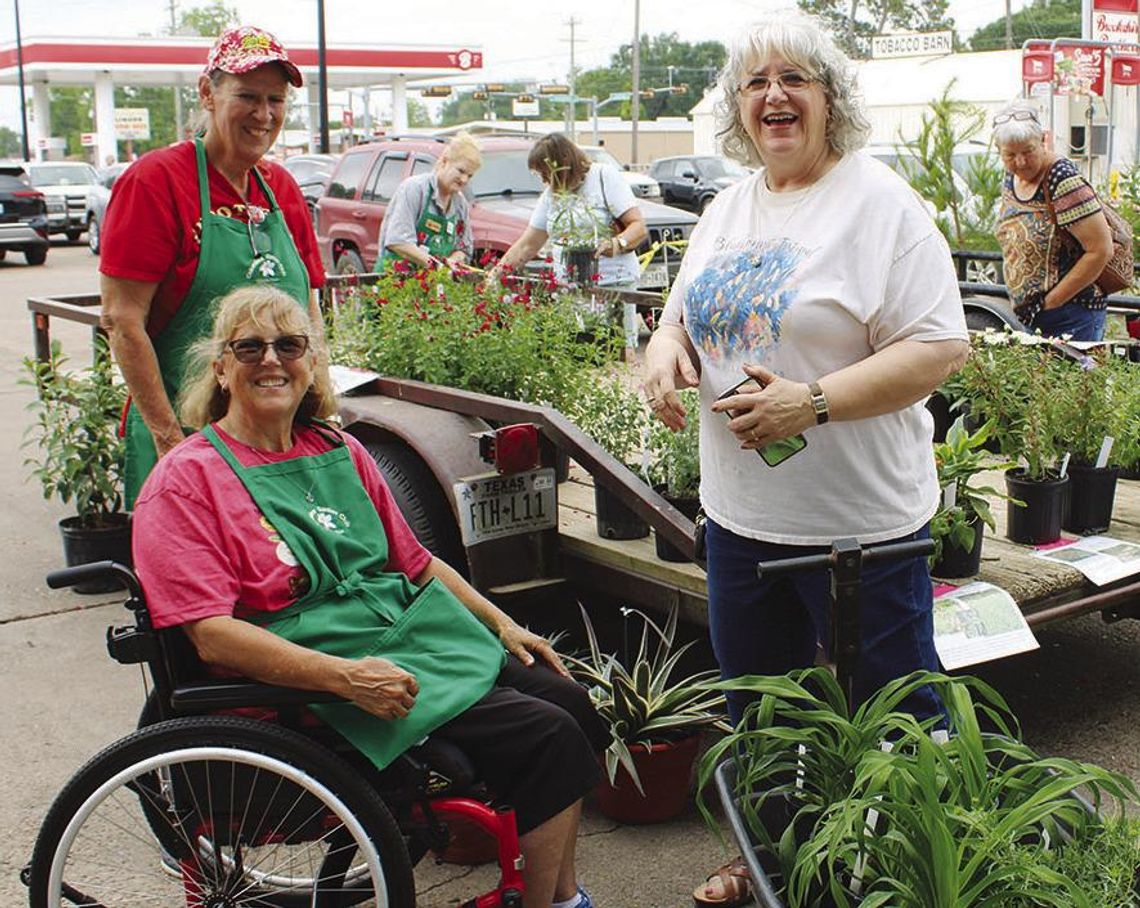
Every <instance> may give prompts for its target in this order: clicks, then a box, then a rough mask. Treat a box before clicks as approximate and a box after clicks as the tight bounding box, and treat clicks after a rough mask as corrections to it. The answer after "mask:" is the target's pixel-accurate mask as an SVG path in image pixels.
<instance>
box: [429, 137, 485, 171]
mask: <svg viewBox="0 0 1140 908" xmlns="http://www.w3.org/2000/svg"><path fill="white" fill-rule="evenodd" d="M448 161H463V162H465V163H467V164H470V165H471V166H472V167H473V168H474V169H475V170H478V169H479V168H480V167H482V166H483V152H481V151H480V150H479V146H478V145H476V144H475V139H474V138H472V136H471V133H469V132H467V130H460V131H459V132H457V133H456V134H455V135H453V136H452V137H451V140H450V141H449V142H448V143H447V146H446V147H445V148H444V149H443V154H442V155H440V156H439V160H438V161H436V164H435V167H436V170H438V169H439V168H440V167H442V166H443V165H444V164H445V163H446V162H448Z"/></svg>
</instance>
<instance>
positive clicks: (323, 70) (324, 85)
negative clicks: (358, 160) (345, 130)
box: [317, 0, 329, 154]
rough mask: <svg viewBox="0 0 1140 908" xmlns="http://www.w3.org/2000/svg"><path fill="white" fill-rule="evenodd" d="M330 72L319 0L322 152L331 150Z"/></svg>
mask: <svg viewBox="0 0 1140 908" xmlns="http://www.w3.org/2000/svg"><path fill="white" fill-rule="evenodd" d="M328 80H329V73H328V67H327V66H326V65H325V0H317V95H318V97H317V102H318V106H317V110H318V111H319V114H318V116H319V119H320V129H321V147H320V151H321V154H328V152H329V82H328Z"/></svg>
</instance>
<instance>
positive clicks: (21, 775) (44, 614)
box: [0, 247, 726, 908]
mask: <svg viewBox="0 0 1140 908" xmlns="http://www.w3.org/2000/svg"><path fill="white" fill-rule="evenodd" d="M51 261H52V264H51V265H49V268H52V269H54V270H51V271H48V270H44V269H24V268H23V267H22V266H17V267H12V266H10V265H8V264H5V263H0V289H2V290H3V296H4V301H3V302H4V305H3V306H0V419H3V421H4V424H5V425H7V426H8V427H9V430H8V431H7V432H4V433H2V435H0V487H2V488H4V489H5V490H6V492H7V494H6V495H5V507H4V510H5V514H4V519H3V520H2V521H0V546H2V550H3V552H4V555H3V567H2V568H0V665H3V667H4V682H3V685H4V686H3V690H4V694H5V696H4V697H3V698H2V706H0V723H2V724H0V727H2V728H3V729H4V731H3V734H2V735H0V767H3V769H2V772H3V777H2V778H3V785H2V789H3V796H2V798H0V825H2V827H3V828H4V829H6V830H8V832H7V834H6V835H4V836H3V837H0V906H4V908H17V906H20V905H24V904H27V893H26V890H25V889H24V887H23V886H22V885H21V884H20V882H19V871H20V868H21V867H22V866H23V865H24V864H25V863H26V862H27V861H28V859H29V858H30V856H31V851H32V845H33V842H34V839H35V836H36V833H37V831H38V829H39V824H40V822H41V821H42V819H43V816H44V814H45V812H46V811H47V808H48V806H49V804H50V803H51V801H52V799H53V798H54V797H55V796H56V794H57V793H58V792H59V791H60V789H61V788H62V787H63V785H64V784H65V783H66V782H67V780H68V779H69V778H70V777H71V775H72V774H74V773H75V771H76V770H78V768H79V767H80V766H81V765H82V764H83V762H84V761H85V760H87V759H88V758H89V757H91V756H92V755H94V754H95V753H97V752H98V751H99V750H100V749H101V748H102V747H104V746H105V745H107V744H110V743H111V742H112V741H115V740H116V739H118V738H120V737H122V736H123V735H125V734H127V733H129V732H130V731H131V730H132V728H133V727H134V725H135V721H136V719H137V716H138V712H139V709H140V708H141V706H142V703H143V698H144V688H143V680H142V677H141V673H140V672H139V670H138V669H136V668H131V667H124V666H120V665H118V664H116V663H114V662H112V661H111V659H110V657H109V656H108V655H107V653H106V649H105V647H104V634H105V631H106V628H107V626H108V625H110V624H113V623H122V622H123V621H125V620H126V618H127V616H126V614H125V613H124V612H123V610H122V608H121V605H120V602H121V596H117V595H116V594H106V595H94V596H91V595H79V594H76V593H73V592H71V591H68V590H64V591H52V590H48V589H47V588H46V587H45V585H44V576H45V574H46V573H47V572H48V571H50V570H53V569H55V568H57V567H60V566H62V563H63V558H62V544H61V541H60V537H59V531H58V529H57V527H56V522H57V521H58V520H59V519H60V518H62V517H64V516H67V514H68V513H69V509H68V508H66V507H64V506H62V505H59V504H57V503H55V502H48V501H44V500H43V498H42V496H41V494H40V490H39V486H38V485H37V484H34V483H32V482H30V481H28V480H27V475H28V474H27V470H26V468H25V467H24V465H23V461H24V458H25V456H26V452H24V451H21V450H20V441H21V437H22V434H23V431H24V426H25V425H26V424H27V421H28V416H27V414H26V413H25V411H24V408H25V406H26V404H27V403H28V402H29V401H30V400H31V398H32V392H31V389H29V388H27V387H23V386H21V385H20V384H19V380H20V378H21V377H22V375H23V370H22V366H21V361H22V359H23V358H24V357H25V356H29V355H31V349H32V348H31V320H30V316H29V314H28V313H27V310H26V308H25V300H26V299H27V297H28V296H33V295H37V294H44V293H68V292H70V293H77V292H88V291H91V290H93V288H94V287H95V286H96V277H95V271H94V263H95V260H94V259H92V258H91V257H90V255H89V254H88V253H87V252H86V250H85V249H84V248H82V247H69V248H60V247H54V248H53V249H52V254H51ZM52 325H53V334H54V335H55V336H57V337H59V338H60V339H61V341H62V343H63V346H64V349H65V351H66V352H67V353H68V354H69V355H70V357H71V358H72V359H73V361H74V362H76V363H77V364H82V363H85V362H87V361H88V356H89V352H88V351H89V349H90V341H89V334H88V332H87V330H86V329H84V328H81V327H80V326H77V325H68V324H64V323H59V324H57V322H56V321H53V322H52ZM578 857H579V866H580V869H581V881H582V883H583V884H584V885H585V886H587V887H588V888H589V889H590V891H591V893H592V895H593V897H594V902H595V904H596V905H598V906H599V908H634V906H653V908H686V906H689V905H691V904H692V897H691V892H692V888H693V887H694V886H695V885H696V884H697V883H698V882H699V881H701V880H703V879H704V876H705V875H706V874H707V873H708V872H709V871H710V870H711V869H712V868H714V867H715V866H717V865H718V864H720V863H721V862H722V861H723V860H725V857H726V856H725V853H724V851H723V850H722V848H721V845H720V843H719V842H718V840H717V838H716V837H715V835H714V834H713V833H712V832H711V831H710V830H709V829H708V828H707V827H706V826H705V825H704V823H703V822H702V821H701V819H700V817H699V816H698V815H697V813H696V810H695V808H692V807H691V808H690V809H689V811H688V812H687V813H686V814H685V815H684V816H682V817H681V818H680V819H678V820H676V821H673V822H669V823H665V824H661V825H658V826H647V827H640V828H638V827H627V826H619V825H617V824H615V823H613V822H611V821H609V820H607V819H605V818H604V817H601V816H600V815H599V814H597V813H596V811H594V810H593V809H592V807H591V806H589V805H588V807H587V814H586V817H585V820H584V822H583V828H582V833H581V838H580V840H579V845H578ZM416 880H417V888H418V890H419V893H420V898H419V904H421V905H423V906H425V908H444V906H451V905H456V904H458V903H459V902H461V901H462V900H464V899H466V898H469V897H472V896H473V895H475V894H476V893H478V892H482V891H486V890H487V889H489V888H490V887H491V886H492V885H493V879H492V869H491V868H490V867H480V868H473V869H472V868H465V867H459V866H455V865H440V866H436V865H435V864H433V862H432V861H431V859H430V858H428V859H426V860H425V861H423V862H422V863H421V865H420V866H419V867H418V868H417V870H416Z"/></svg>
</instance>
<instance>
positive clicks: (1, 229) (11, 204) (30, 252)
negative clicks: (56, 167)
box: [0, 163, 49, 265]
mask: <svg viewBox="0 0 1140 908" xmlns="http://www.w3.org/2000/svg"><path fill="white" fill-rule="evenodd" d="M48 246H49V243H48V224H47V203H46V201H45V200H44V194H43V193H42V192H40V191H39V190H38V189H35V188H33V186H32V181H31V179H30V178H29V177H28V172H27V171H26V170H25V169H24V166H23V165H22V164H19V163H0V259H3V258H4V257H5V256H6V255H7V254H8V250H9V249H14V250H16V251H17V252H22V253H23V254H24V260H25V261H26V262H27V263H28V264H29V265H42V264H43V263H44V262H46V261H47V253H48Z"/></svg>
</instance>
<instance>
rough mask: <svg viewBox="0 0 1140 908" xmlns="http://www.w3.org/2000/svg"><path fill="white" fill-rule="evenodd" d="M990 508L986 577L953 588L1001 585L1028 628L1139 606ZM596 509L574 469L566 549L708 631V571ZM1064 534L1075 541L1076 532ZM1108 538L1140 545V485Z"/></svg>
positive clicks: (585, 477)
mask: <svg viewBox="0 0 1140 908" xmlns="http://www.w3.org/2000/svg"><path fill="white" fill-rule="evenodd" d="M975 484H977V485H990V486H993V487H994V488H997V489H1001V488H1004V487H1005V484H1004V480H1003V478H1002V476H1001V474H1000V473H997V472H987V473H983V474H981V475H980V476H979V477H978V480H977V481H976V483H975ZM991 504H992V509H993V513H994V518H995V521H996V523H997V531H996V532H995V533H991V532H990V531H989V530H988V529H987V530H986V537H985V542H984V543H983V546H982V568H981V572H980V573H979V574H978V576H977V577H976V578H968V579H966V580H954V581H948V582H952V583H954V584H955V585H961V584H963V583H967V582H970V580H974V579H977V580H985V581H987V582H989V583H993V584H995V585H996V586H1000V587H1002V588H1003V589H1005V590H1007V591H1008V592H1009V594H1010V595H1011V596H1013V598H1014V600H1015V601H1016V602H1017V603H1018V605H1019V607H1020V608H1021V610H1022V612H1023V613H1025V615H1026V617H1027V619H1028V620H1029V623H1030V624H1044V623H1047V622H1048V621H1053V620H1058V619H1060V618H1064V617H1068V616H1070V615H1075V614H1081V613H1083V612H1087V611H1096V610H1100V609H1103V608H1107V607H1111V606H1128V605H1132V606H1135V605H1136V604H1138V603H1140V577H1133V578H1130V579H1126V580H1123V581H1118V582H1117V583H1114V584H1109V585H1106V586H1104V587H1097V586H1095V585H1094V584H1092V583H1090V582H1089V581H1087V580H1086V579H1085V577H1084V575H1083V574H1081V573H1080V572H1079V571H1077V570H1076V569H1074V568H1071V567H1068V566H1067V565H1063V564H1057V563H1056V562H1052V561H1046V560H1044V559H1041V558H1037V557H1035V556H1034V550H1033V548H1032V547H1031V546H1026V545H1019V544H1017V543H1014V542H1010V541H1009V540H1008V539H1006V538H1005V529H1006V503H1005V502H1004V501H993V502H991ZM594 510H595V509H594V487H593V480H592V479H591V477H590V475H589V474H588V473H587V472H586V471H585V470H583V469H582V468H581V467H579V466H578V465H577V464H572V465H571V469H570V479H569V480H568V481H567V482H564V483H562V484H561V485H560V486H559V521H558V523H559V527H558V528H559V534H560V540H561V546H562V551H563V552H564V553H565V554H568V555H570V556H571V557H572V558H573V559H576V560H578V561H580V562H584V563H588V564H599V565H605V566H607V567H609V568H616V569H619V570H621V571H624V572H627V573H629V574H631V575H634V574H640V575H646V576H649V577H652V578H653V579H654V580H656V581H657V582H659V583H662V584H664V585H665V586H667V587H671V588H673V589H675V590H677V591H678V595H679V598H680V599H681V600H682V606H683V610H682V615H683V617H685V618H686V619H687V620H690V621H694V622H696V623H698V624H704V625H707V624H708V610H707V600H708V593H707V588H706V582H705V574H704V571H702V570H701V569H700V568H699V567H698V566H697V565H695V564H691V563H684V564H678V563H674V562H668V561H662V560H660V559H659V558H658V557H657V554H656V549H655V545H654V540H653V534H652V533H650V535H649V536H648V537H647V538H645V539H633V540H626V541H623V540H613V539H603V538H601V537H600V536H598V534H597V530H596V523H595V515H594ZM1064 535H1065V537H1066V538H1074V537H1072V536H1071V534H1064ZM1106 535H1109V536H1112V537H1114V538H1119V539H1125V540H1128V541H1131V542H1140V482H1138V481H1136V480H1120V481H1118V483H1117V488H1116V506H1115V509H1114V513H1113V521H1112V526H1111V527H1110V528H1109V531H1108V533H1107V534H1106Z"/></svg>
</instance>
